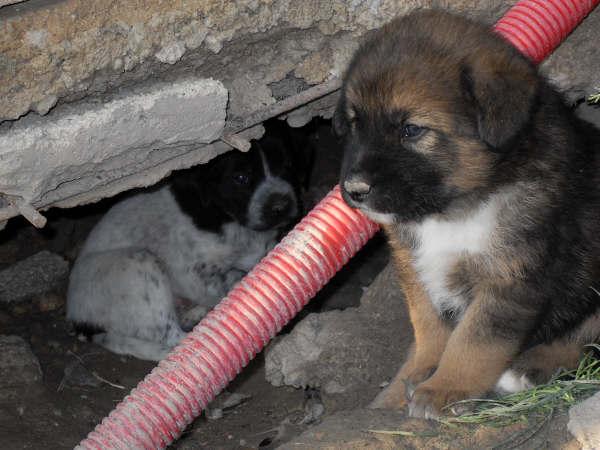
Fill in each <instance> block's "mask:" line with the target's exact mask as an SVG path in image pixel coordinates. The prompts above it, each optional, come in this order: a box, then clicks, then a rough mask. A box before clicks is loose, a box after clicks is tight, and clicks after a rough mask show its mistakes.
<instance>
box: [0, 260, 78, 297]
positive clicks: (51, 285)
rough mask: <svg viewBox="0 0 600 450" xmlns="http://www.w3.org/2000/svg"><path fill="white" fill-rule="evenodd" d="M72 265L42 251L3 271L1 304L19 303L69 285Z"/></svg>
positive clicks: (0, 287) (0, 294)
mask: <svg viewBox="0 0 600 450" xmlns="http://www.w3.org/2000/svg"><path fill="white" fill-rule="evenodd" d="M68 275H69V263H68V262H67V261H66V260H65V259H64V258H63V257H62V256H60V255H57V254H55V253H51V252H49V251H46V250H44V251H41V252H39V253H36V254H35V255H33V256H30V257H29V258H25V259H24V260H22V261H19V262H18V263H16V264H14V265H12V266H10V267H8V268H6V269H4V270H2V271H0V304H1V303H19V302H23V301H27V300H29V299H31V298H33V297H36V296H39V295H42V294H45V293H47V292H50V291H52V290H53V289H57V288H59V287H61V286H62V285H63V283H65V282H66V280H67V277H68Z"/></svg>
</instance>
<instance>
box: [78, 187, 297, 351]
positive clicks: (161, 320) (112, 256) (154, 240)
mask: <svg viewBox="0 0 600 450" xmlns="http://www.w3.org/2000/svg"><path fill="white" fill-rule="evenodd" d="M290 189H291V188H290ZM258 190H260V188H259V189H258ZM253 207H257V205H256V204H255V205H254V206H253ZM276 234H277V231H275V230H268V231H253V230H251V229H250V228H247V227H243V226H241V225H239V224H238V223H229V224H226V225H224V227H223V232H222V233H221V234H216V233H211V232H208V231H204V230H201V229H198V228H197V227H196V226H195V225H194V223H193V221H192V219H191V218H190V217H188V216H187V215H186V214H184V213H183V212H182V211H181V209H180V208H179V206H178V204H177V202H176V201H175V198H174V196H173V195H172V193H171V192H170V190H169V189H168V188H167V187H163V188H161V189H159V190H157V191H154V192H150V193H142V194H138V195H135V196H133V197H131V198H128V199H126V200H124V201H122V202H121V203H119V204H117V205H116V206H114V207H113V208H112V209H111V210H110V211H109V212H108V213H107V214H106V215H105V216H104V217H103V218H102V220H101V221H100V222H99V223H98V224H97V225H96V227H95V228H94V229H93V230H92V232H91V234H90V235H89V237H88V239H87V241H86V243H85V245H84V247H83V249H82V250H81V252H80V255H79V257H78V259H77V261H76V263H75V265H74V267H73V270H72V273H71V279H70V284H69V290H68V303H67V318H68V319H69V320H72V321H74V322H77V323H86V324H89V325H94V326H98V327H101V328H103V329H104V330H106V332H105V333H102V334H97V335H95V337H94V340H95V341H96V342H98V343H99V344H101V345H103V346H105V347H107V348H108V349H109V350H111V351H114V352H116V353H122V354H131V355H134V356H137V357H139V358H142V359H150V360H160V359H162V358H163V357H164V356H165V355H166V353H167V352H168V351H169V350H170V349H171V348H172V347H173V346H174V345H176V344H177V343H178V342H179V340H180V339H181V338H182V337H183V336H184V335H185V333H184V331H182V329H181V327H180V324H179V322H178V317H177V313H176V310H175V304H176V301H177V300H178V299H180V298H184V299H187V300H189V301H191V302H192V303H194V304H196V305H198V308H197V309H196V310H197V311H201V312H202V311H204V312H205V311H206V310H208V309H210V308H211V307H212V306H214V305H215V304H216V303H217V302H218V301H219V300H220V299H221V298H222V297H223V296H224V295H225V294H226V293H227V292H228V290H229V289H230V288H231V287H232V285H233V284H234V283H235V282H236V281H238V280H239V279H240V278H241V277H242V276H243V275H244V274H245V273H247V272H248V271H249V270H250V269H251V268H252V267H253V266H254V265H255V264H256V263H257V262H258V261H259V260H260V259H261V258H262V257H263V256H264V255H265V254H266V253H267V252H268V250H269V249H271V248H272V247H273V246H274V245H275V238H276Z"/></svg>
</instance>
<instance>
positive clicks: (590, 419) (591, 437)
mask: <svg viewBox="0 0 600 450" xmlns="http://www.w3.org/2000/svg"><path fill="white" fill-rule="evenodd" d="M567 428H568V429H569V431H570V432H571V434H572V435H573V436H575V438H576V439H577V440H578V441H579V443H580V444H581V447H582V449H583V450H596V449H599V448H600V392H598V393H596V394H595V395H593V396H592V397H590V398H588V399H586V400H584V401H582V402H581V403H578V404H576V405H574V406H572V407H571V408H570V409H569V423H568V424H567Z"/></svg>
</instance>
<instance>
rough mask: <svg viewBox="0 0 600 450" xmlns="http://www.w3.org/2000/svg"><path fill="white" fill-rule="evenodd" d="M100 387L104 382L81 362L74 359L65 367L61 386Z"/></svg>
mask: <svg viewBox="0 0 600 450" xmlns="http://www.w3.org/2000/svg"><path fill="white" fill-rule="evenodd" d="M63 384H66V385H68V386H90V387H98V386H100V384H102V382H101V381H100V380H99V379H98V378H97V377H95V376H94V374H93V373H92V372H91V371H90V370H89V369H88V368H87V367H85V366H84V365H83V364H82V363H81V361H80V360H78V359H73V360H72V361H71V362H69V363H68V364H67V365H66V367H65V376H64V378H63V381H62V382H61V385H63Z"/></svg>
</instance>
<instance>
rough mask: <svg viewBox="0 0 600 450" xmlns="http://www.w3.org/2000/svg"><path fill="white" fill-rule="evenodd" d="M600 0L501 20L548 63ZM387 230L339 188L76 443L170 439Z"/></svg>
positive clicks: (516, 41)
mask: <svg viewBox="0 0 600 450" xmlns="http://www.w3.org/2000/svg"><path fill="white" fill-rule="evenodd" d="M598 3H600V0H579V1H575V0H571V1H567V0H525V1H520V2H518V3H517V4H516V5H515V6H513V7H512V8H511V9H510V10H509V11H508V12H507V13H506V15H505V16H504V17H503V18H502V19H500V21H498V23H497V24H496V25H495V27H494V29H495V30H496V31H497V32H498V33H500V34H501V35H502V36H503V37H504V38H506V39H507V40H508V41H509V42H511V43H512V44H513V45H515V46H516V47H517V48H518V49H519V50H520V51H521V52H523V54H525V55H526V56H528V57H529V58H531V59H532V60H533V61H534V62H536V63H539V62H540V61H541V60H543V59H544V58H545V57H546V56H548V54H549V53H550V52H552V51H553V50H554V49H555V48H556V47H557V46H558V45H559V44H560V42H561V41H562V40H563V39H564V38H565V37H566V36H567V35H568V34H569V33H570V32H571V31H572V30H573V29H574V28H575V27H576V26H577V24H579V22H580V21H581V20H583V18H584V17H585V16H586V15H587V14H588V13H589V12H590V11H591V10H592V9H593V8H594V7H595V6H596V5H597V4H598ZM377 230H378V226H377V225H376V224H375V223H373V222H371V221H370V220H368V219H367V218H366V217H365V216H363V215H362V214H361V213H360V212H358V211H356V210H354V209H351V208H350V207H348V206H347V205H346V204H345V203H344V201H343V200H342V199H341V197H340V192H339V188H338V187H336V188H334V189H333V191H331V192H330V193H329V194H328V195H327V196H326V197H325V198H324V199H323V200H322V201H321V202H320V203H319V204H318V205H317V206H316V207H315V208H314V209H313V210H312V211H311V212H310V213H309V214H308V215H307V216H306V217H305V218H304V219H303V220H302V221H301V222H300V223H299V224H298V225H296V227H295V228H294V229H293V230H292V231H291V232H290V233H289V234H288V235H287V236H286V237H285V238H284V239H283V240H282V241H281V243H279V244H278V245H277V246H276V247H275V248H274V249H273V250H272V251H271V252H270V253H269V254H268V255H267V256H266V257H265V258H264V259H263V260H262V261H261V262H260V263H259V264H258V265H257V266H256V267H255V268H254V269H253V270H252V271H251V272H250V273H249V274H248V275H247V276H246V277H245V278H244V279H243V280H242V281H241V282H240V283H239V284H238V285H236V287H234V288H233V290H232V291H231V292H230V293H229V294H228V295H227V297H225V299H223V300H222V301H221V303H219V304H218V305H217V306H216V307H215V308H214V309H213V310H212V311H211V312H210V313H209V314H208V315H207V316H206V317H205V318H204V319H203V320H202V321H201V322H200V323H199V324H198V325H197V326H196V327H195V328H194V329H193V331H191V332H190V333H189V334H188V335H187V337H186V338H185V339H184V340H183V341H182V342H181V343H180V344H179V345H178V346H177V347H176V348H175V349H174V350H173V351H172V352H171V353H170V354H169V355H168V356H167V357H166V358H165V359H164V360H163V361H161V362H160V363H159V364H158V366H157V367H155V368H154V369H153V370H152V372H150V374H148V375H147V376H146V378H144V380H143V381H141V382H140V383H139V384H138V386H137V387H136V388H135V389H133V390H132V391H131V393H130V394H129V395H128V396H127V397H125V399H124V400H123V401H122V402H121V403H120V404H119V405H118V406H117V407H116V408H115V409H114V410H113V411H112V412H111V413H110V415H109V416H108V417H106V418H105V419H104V420H103V421H102V423H100V424H99V425H98V426H97V427H96V429H95V430H94V431H92V432H91V433H90V434H89V435H88V436H87V438H86V439H85V440H83V441H82V442H81V443H80V444H79V445H78V446H77V447H76V448H77V449H127V450H129V449H157V448H165V447H166V446H167V445H169V444H170V443H171V442H173V441H174V440H175V439H177V438H178V437H179V436H180V434H181V433H182V432H183V430H184V429H185V428H186V427H187V426H188V425H189V424H190V423H191V422H192V421H193V420H194V419H195V418H196V417H198V415H200V413H201V412H202V410H203V409H204V408H205V407H206V406H207V405H208V403H209V402H210V401H211V400H212V399H214V398H215V396H216V395H217V394H218V393H219V392H220V391H221V390H222V389H223V388H225V386H226V385H227V384H228V383H229V382H230V381H231V380H232V379H233V378H234V377H235V376H236V375H237V374H238V373H239V372H240V371H241V370H242V368H243V367H244V366H246V364H248V362H249V361H250V360H251V359H252V358H254V356H256V354H257V353H258V352H260V351H261V350H262V349H263V347H264V346H265V345H266V344H267V342H269V340H270V339H271V338H273V337H274V336H275V335H276V334H277V333H278V332H279V330H281V328H282V327H283V326H284V325H285V324H286V323H287V322H288V321H289V320H290V319H292V317H294V316H295V315H296V314H297V313H298V311H300V310H301V309H302V307H304V305H305V304H306V303H307V302H308V301H309V300H310V299H311V298H312V297H313V296H314V295H315V294H316V293H317V291H319V289H321V288H322V287H323V286H324V285H325V284H326V283H327V282H328V281H329V280H330V279H331V277H333V275H334V274H335V273H336V272H337V271H338V270H340V269H341V268H342V266H343V265H344V264H346V263H347V262H348V260H349V259H350V258H352V256H353V255H354V254H355V253H356V252H357V251H358V250H360V249H361V248H362V247H363V246H364V245H365V243H366V242H367V241H368V240H369V239H370V238H371V237H372V236H373V234H375V232H376V231H377Z"/></svg>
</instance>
